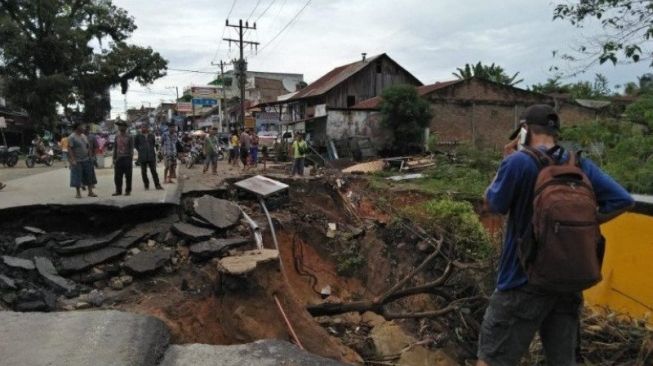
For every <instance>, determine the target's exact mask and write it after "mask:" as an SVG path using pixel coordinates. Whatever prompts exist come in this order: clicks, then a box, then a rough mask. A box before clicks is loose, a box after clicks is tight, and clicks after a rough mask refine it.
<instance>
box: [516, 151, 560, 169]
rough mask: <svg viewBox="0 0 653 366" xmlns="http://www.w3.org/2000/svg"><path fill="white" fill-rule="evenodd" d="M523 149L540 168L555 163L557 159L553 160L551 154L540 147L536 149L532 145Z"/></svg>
mask: <svg viewBox="0 0 653 366" xmlns="http://www.w3.org/2000/svg"><path fill="white" fill-rule="evenodd" d="M522 151H523V152H524V153H526V154H527V155H528V156H530V157H531V158H533V160H534V161H535V164H536V165H537V167H538V169H540V170H541V169H542V168H544V167H547V166H549V165H554V164H555V161H554V160H553V158H551V156H549V154H548V152H547V153H544V152H542V151H540V150H539V149H535V148H532V147H530V146H525V147H524V149H523V150H522Z"/></svg>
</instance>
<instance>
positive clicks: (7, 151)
mask: <svg viewBox="0 0 653 366" xmlns="http://www.w3.org/2000/svg"><path fill="white" fill-rule="evenodd" d="M19 151H20V148H19V147H17V146H12V147H9V148H8V147H7V146H4V145H2V146H0V164H2V165H4V166H8V167H10V168H11V167H13V166H15V165H16V163H18V153H19Z"/></svg>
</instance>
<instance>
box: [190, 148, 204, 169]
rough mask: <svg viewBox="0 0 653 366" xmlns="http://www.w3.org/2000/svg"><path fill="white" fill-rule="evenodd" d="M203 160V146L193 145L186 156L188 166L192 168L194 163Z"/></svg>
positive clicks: (199, 162)
mask: <svg viewBox="0 0 653 366" xmlns="http://www.w3.org/2000/svg"><path fill="white" fill-rule="evenodd" d="M203 160H204V153H202V149H201V147H200V146H199V145H193V147H191V148H190V151H189V152H188V156H187V157H186V168H188V169H192V168H193V165H195V164H201V163H202V161H203Z"/></svg>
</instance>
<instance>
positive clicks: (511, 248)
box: [486, 152, 634, 290]
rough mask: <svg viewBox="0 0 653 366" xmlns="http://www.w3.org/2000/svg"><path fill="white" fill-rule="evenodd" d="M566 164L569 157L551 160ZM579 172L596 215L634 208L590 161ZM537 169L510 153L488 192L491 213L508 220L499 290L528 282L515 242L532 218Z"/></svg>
mask: <svg viewBox="0 0 653 366" xmlns="http://www.w3.org/2000/svg"><path fill="white" fill-rule="evenodd" d="M554 158H555V159H557V161H558V163H563V162H566V161H567V159H568V154H566V153H564V155H563V156H560V154H558V155H557V156H554ZM581 168H582V169H583V171H584V172H585V174H586V175H587V177H588V178H589V180H590V182H592V187H593V188H594V194H595V195H596V200H597V203H598V205H599V212H601V213H604V214H608V213H611V212H614V211H616V210H620V209H623V208H624V207H628V206H630V205H632V204H633V202H634V201H633V198H632V197H631V196H630V194H628V192H626V190H625V189H624V188H623V187H621V186H620V185H619V184H618V183H617V182H615V180H614V179H612V178H611V177H610V176H609V175H607V174H606V173H604V172H603V171H602V170H601V169H600V168H599V167H597V166H596V164H594V163H593V162H592V161H591V160H589V159H582V161H581ZM538 174H539V169H538V166H537V164H536V163H535V161H534V159H533V158H532V157H531V156H530V155H528V154H527V153H525V152H518V153H513V154H511V155H509V156H508V157H506V158H505V159H504V160H503V161H502V162H501V165H500V166H499V171H498V172H497V176H496V178H495V179H494V181H493V182H492V184H491V185H490V187H489V188H488V189H487V192H486V199H487V203H488V206H489V208H490V211H492V212H494V213H499V214H502V215H505V214H507V213H510V215H509V216H508V223H507V225H506V231H505V238H504V243H503V248H502V250H501V258H500V260H499V274H498V278H497V289H498V290H509V289H512V288H516V287H520V286H523V285H525V284H526V283H527V282H528V280H527V278H526V274H525V273H524V271H523V269H522V267H521V264H520V263H519V258H518V256H517V239H518V238H520V237H521V236H523V235H524V232H525V231H526V229H527V227H528V224H529V222H530V221H531V219H532V216H533V198H534V197H533V196H534V192H533V191H534V187H535V181H536V180H537V175H538Z"/></svg>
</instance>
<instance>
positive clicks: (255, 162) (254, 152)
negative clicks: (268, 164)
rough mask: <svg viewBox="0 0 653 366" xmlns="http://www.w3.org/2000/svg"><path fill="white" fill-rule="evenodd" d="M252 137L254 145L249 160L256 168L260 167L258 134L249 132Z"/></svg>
mask: <svg viewBox="0 0 653 366" xmlns="http://www.w3.org/2000/svg"><path fill="white" fill-rule="evenodd" d="M249 131H250V135H251V137H252V145H251V148H250V149H249V158H250V162H251V164H252V166H254V167H256V166H258V142H259V141H258V134H256V133H255V132H254V131H253V130H251V129H250V130H249Z"/></svg>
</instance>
